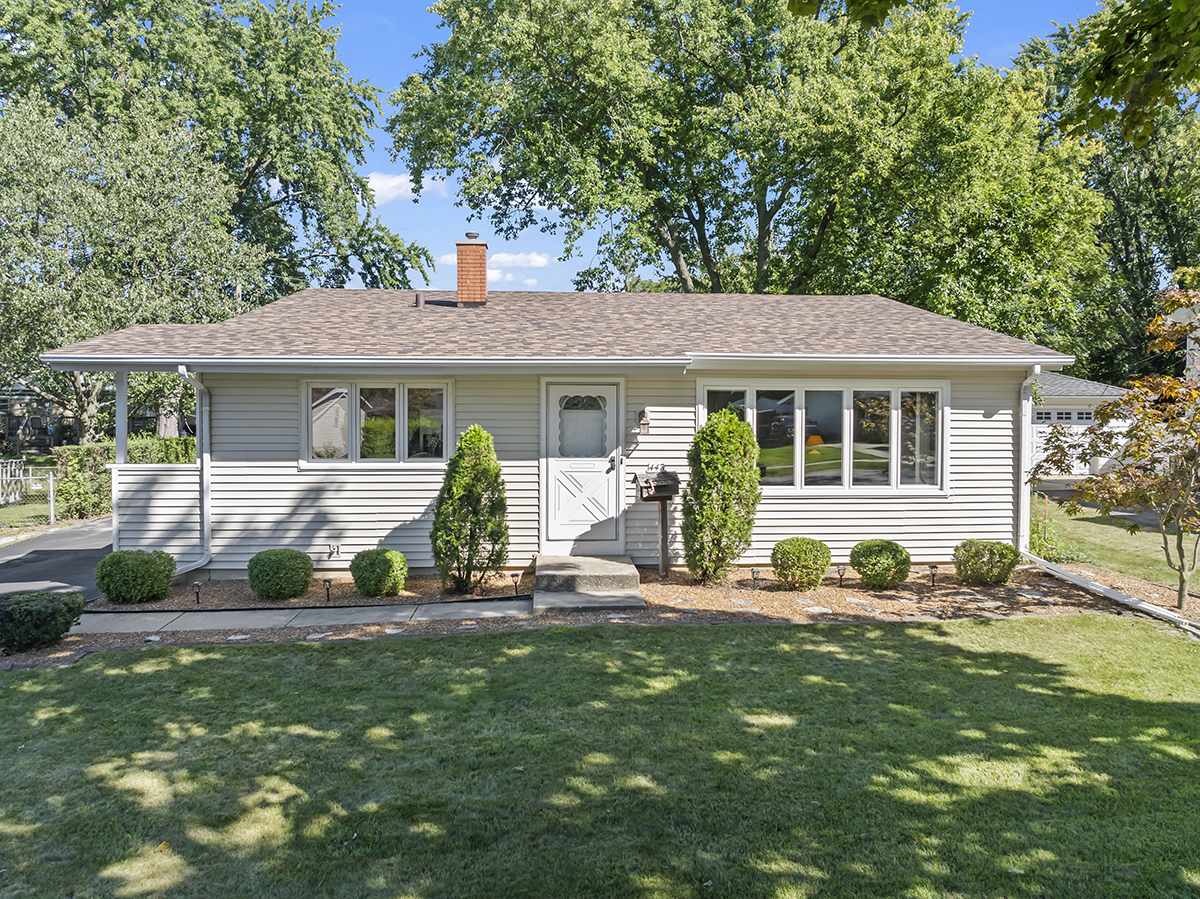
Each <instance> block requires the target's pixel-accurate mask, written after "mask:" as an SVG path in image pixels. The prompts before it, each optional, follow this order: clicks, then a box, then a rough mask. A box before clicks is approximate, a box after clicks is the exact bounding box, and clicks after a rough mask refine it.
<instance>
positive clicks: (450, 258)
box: [437, 253, 458, 265]
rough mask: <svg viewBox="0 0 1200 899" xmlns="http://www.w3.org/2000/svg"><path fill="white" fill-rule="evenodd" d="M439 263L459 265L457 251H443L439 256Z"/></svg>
mask: <svg viewBox="0 0 1200 899" xmlns="http://www.w3.org/2000/svg"><path fill="white" fill-rule="evenodd" d="M437 264H438V265H458V254H457V253H443V254H442V255H441V256H439V257H438V258H437Z"/></svg>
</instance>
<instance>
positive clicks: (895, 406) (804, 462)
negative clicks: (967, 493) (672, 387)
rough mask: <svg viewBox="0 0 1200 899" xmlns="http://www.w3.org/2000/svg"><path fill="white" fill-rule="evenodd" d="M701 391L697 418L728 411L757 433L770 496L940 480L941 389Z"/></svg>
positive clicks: (728, 387) (716, 387)
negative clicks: (782, 492) (780, 490)
mask: <svg viewBox="0 0 1200 899" xmlns="http://www.w3.org/2000/svg"><path fill="white" fill-rule="evenodd" d="M701 390H702V393H701V396H702V400H701V411H702V413H704V414H706V415H707V414H711V413H713V412H716V411H718V410H720V409H732V410H733V411H734V412H736V413H737V415H738V417H739V418H741V419H742V420H743V421H745V422H747V423H748V424H749V425H750V427H751V429H752V430H753V431H754V436H755V439H756V440H757V441H758V449H759V465H758V467H759V481H760V483H761V484H762V485H763V487H764V489H767V490H768V492H775V490H776V488H791V489H792V490H797V489H798V490H810V489H818V490H819V489H821V488H834V489H847V488H848V489H850V490H860V489H861V490H872V489H873V490H876V491H878V490H881V489H884V490H890V489H907V488H935V489H936V488H939V487H940V486H941V485H942V483H943V480H944V479H943V473H942V469H943V467H944V456H943V453H942V451H941V439H942V438H941V435H942V420H943V414H942V397H943V391H942V390H941V389H940V388H924V387H920V388H918V387H913V388H911V389H910V388H908V387H869V386H867V387H861V388H852V387H833V388H830V387H823V386H816V385H813V386H812V387H811V388H810V387H806V386H804V385H801V384H797V385H794V386H791V385H776V384H771V385H765V384H764V385H762V386H758V385H755V384H753V383H746V384H712V385H711V386H709V385H707V384H705V385H702V388H701Z"/></svg>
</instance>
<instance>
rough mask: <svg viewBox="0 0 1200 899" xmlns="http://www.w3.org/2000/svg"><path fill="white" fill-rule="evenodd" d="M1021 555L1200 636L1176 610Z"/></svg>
mask: <svg viewBox="0 0 1200 899" xmlns="http://www.w3.org/2000/svg"><path fill="white" fill-rule="evenodd" d="M1021 555H1022V556H1024V557H1025V558H1026V559H1028V560H1029V561H1030V562H1032V563H1033V564H1034V565H1036V566H1037V567H1038V568H1040V569H1042V571H1044V572H1046V573H1047V574H1051V575H1053V576H1054V577H1056V578H1059V579H1060V580H1064V581H1067V582H1068V583H1071V584H1074V585H1075V586H1077V587H1082V588H1083V589H1084V590H1089V591H1091V592H1092V593H1097V594H1099V595H1100V596H1103V597H1104V598H1105V599H1111V600H1112V601H1113V602H1119V603H1120V604H1121V605H1123V606H1128V607H1129V608H1131V609H1134V610H1135V611H1138V612H1142V613H1144V614H1146V615H1151V616H1153V617H1154V618H1159V619H1161V620H1163V621H1166V622H1168V623H1169V624H1173V625H1175V627H1177V628H1179V629H1180V630H1182V631H1187V632H1188V633H1189V634H1191V635H1192V636H1193V637H1200V627H1197V626H1196V625H1195V624H1193V623H1192V622H1191V621H1190V620H1189V619H1187V618H1184V617H1183V616H1182V615H1180V614H1179V613H1177V612H1172V611H1171V610H1170V609H1164V608H1163V607H1162V606H1156V605H1154V604H1153V603H1149V602H1145V601H1143V600H1140V599H1135V598H1134V597H1132V596H1130V595H1128V594H1127V593H1122V592H1121V591H1120V590H1114V589H1113V588H1112V587H1105V586H1104V585H1103V584H1097V583H1096V582H1095V581H1093V580H1089V579H1088V578H1085V577H1084V576H1083V575H1082V574H1076V573H1075V572H1073V571H1067V569H1065V568H1061V567H1059V566H1058V565H1055V564H1053V563H1052V562H1047V561H1046V560H1045V559H1039V558H1038V557H1037V556H1035V555H1033V554H1032V553H1027V552H1022V553H1021Z"/></svg>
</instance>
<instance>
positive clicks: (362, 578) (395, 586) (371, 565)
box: [350, 549, 408, 596]
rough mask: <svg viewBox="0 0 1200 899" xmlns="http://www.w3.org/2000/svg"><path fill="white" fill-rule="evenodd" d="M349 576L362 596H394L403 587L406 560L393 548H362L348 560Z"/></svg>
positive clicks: (406, 571)
mask: <svg viewBox="0 0 1200 899" xmlns="http://www.w3.org/2000/svg"><path fill="white" fill-rule="evenodd" d="M350 576H351V577H353V578H354V589H355V590H357V591H358V592H359V593H361V594H362V595H363V596H395V595H396V594H397V593H399V592H400V591H401V590H403V589H404V579H405V578H406V577H408V560H407V559H405V558H404V553H402V552H397V551H396V550H394V549H364V550H363V551H362V552H360V553H355V554H354V558H353V559H351V560H350Z"/></svg>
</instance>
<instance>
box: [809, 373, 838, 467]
mask: <svg viewBox="0 0 1200 899" xmlns="http://www.w3.org/2000/svg"><path fill="white" fill-rule="evenodd" d="M804 484H805V486H807V487H841V486H842V392H841V391H840V390H806V391H805V392H804Z"/></svg>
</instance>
